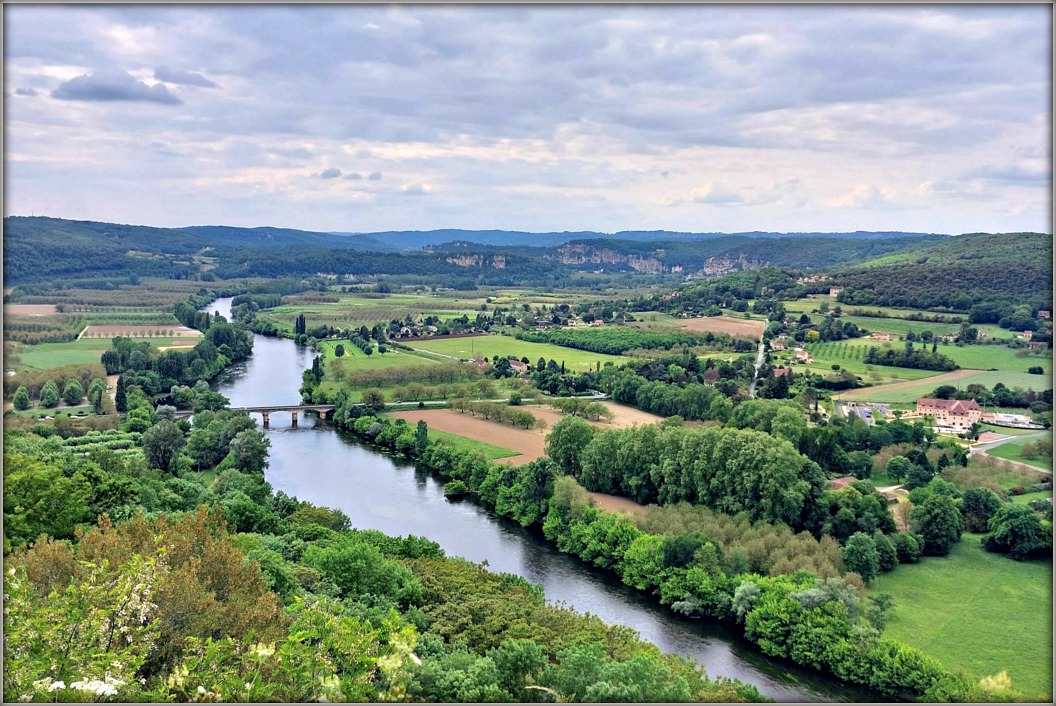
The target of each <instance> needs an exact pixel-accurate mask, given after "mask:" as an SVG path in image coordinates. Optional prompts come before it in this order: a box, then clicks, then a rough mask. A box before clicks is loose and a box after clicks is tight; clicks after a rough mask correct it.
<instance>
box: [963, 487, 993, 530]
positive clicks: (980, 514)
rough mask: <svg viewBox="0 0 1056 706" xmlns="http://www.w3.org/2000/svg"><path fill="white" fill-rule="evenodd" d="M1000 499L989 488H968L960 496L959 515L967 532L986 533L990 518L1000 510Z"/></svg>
mask: <svg viewBox="0 0 1056 706" xmlns="http://www.w3.org/2000/svg"><path fill="white" fill-rule="evenodd" d="M1002 505H1003V503H1002V502H1001V498H999V497H997V494H996V493H994V491H992V490H990V489H989V488H969V489H968V490H966V491H964V494H963V495H961V514H962V515H963V516H964V529H965V530H967V531H968V532H980V533H982V532H987V531H988V530H989V526H990V518H991V517H993V515H994V513H995V512H997V511H998V510H999V509H1001V506H1002Z"/></svg>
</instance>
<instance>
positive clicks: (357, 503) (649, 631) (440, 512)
mask: <svg viewBox="0 0 1056 706" xmlns="http://www.w3.org/2000/svg"><path fill="white" fill-rule="evenodd" d="M207 310H208V311H209V312H213V311H220V313H221V314H223V315H225V316H229V313H230V299H226V300H223V299H222V300H217V301H216V302H214V303H213V304H211V305H210V306H209V307H207ZM311 361H312V353H311V351H310V350H308V349H307V348H305V347H303V346H297V345H296V344H295V343H293V342H292V341H289V340H285V339H273V338H266V337H263V336H256V337H255V340H254V344H253V355H252V356H251V357H250V359H249V360H247V361H244V362H242V363H240V364H238V365H237V366H232V368H230V369H228V370H227V371H225V373H224V374H223V375H222V376H221V377H220V378H219V379H218V380H217V384H216V387H217V389H218V391H219V392H221V393H223V394H224V395H226V396H227V397H228V398H229V399H230V400H231V405H232V406H233V407H239V406H257V405H268V404H275V405H279V404H296V403H297V402H298V401H299V397H300V396H299V394H298V392H297V390H298V388H299V387H300V378H301V371H303V370H305V369H306V368H309V367H311ZM258 419H259V417H258ZM268 438H269V439H270V440H271V454H270V458H269V463H270V465H269V467H268V469H267V472H266V475H267V479H268V481H269V482H270V483H271V485H272V487H273V488H274V489H275V490H281V491H283V492H285V493H287V494H289V495H293V496H296V497H297V498H299V499H301V500H307V501H308V502H311V503H313V504H317V505H324V506H328V507H333V508H338V509H340V510H342V511H343V512H345V513H346V514H347V515H348V516H349V517H350V518H351V519H352V524H353V526H355V527H357V528H361V529H377V530H381V531H382V532H385V533H387V534H393V535H406V534H414V535H421V536H424V537H427V538H429V539H431V540H433V541H435V542H437V543H438V544H440V546H441V547H443V549H444V551H445V552H446V553H447V554H448V555H449V556H462V557H465V558H467V559H469V560H470V561H474V562H478V563H480V562H487V566H488V568H489V569H490V570H492V571H504V572H509V573H513V574H517V575H520V576H523V577H524V578H526V579H528V580H529V581H532V582H533V583H538V584H541V585H542V586H543V589H544V591H545V592H546V597H547V599H548V600H549V601H550V602H552V603H558V604H564V605H567V606H568V607H570V608H574V609H575V610H577V611H579V612H583V613H593V614H595V615H597V616H598V617H600V618H601V619H602V620H604V621H605V622H607V623H613V624H621V625H627V626H629V627H632V628H634V629H635V630H637V631H638V632H639V633H640V635H641V636H642V638H643V639H645V640H648V641H650V642H652V643H654V644H656V645H657V646H658V647H660V648H661V649H662V650H664V651H665V652H675V653H679V654H683V655H687V656H689V657H691V658H693V659H695V660H697V661H699V662H701V663H702V664H704V665H705V667H706V668H707V671H708V674H709V675H712V676H715V675H723V676H727V677H735V678H738V679H741V680H742V681H745V682H750V683H752V684H755V685H756V686H757V687H759V689H760V691H761V692H762V693H763V694H764V695H766V696H768V697H770V698H772V699H775V700H777V701H789V702H800V701H876V700H877V699H878V698H879V697H878V695H877V694H875V693H874V692H871V691H867V690H859V689H855V688H852V687H848V686H847V685H844V684H841V683H840V682H838V681H836V680H835V679H830V678H826V677H825V676H824V675H821V674H818V673H816V672H812V671H808V670H800V669H798V668H796V667H794V666H793V665H789V664H787V663H783V662H775V661H773V660H770V659H768V658H767V657H765V656H764V655H762V654H761V653H760V652H759V651H758V650H757V649H756V648H755V647H754V646H753V645H751V644H750V643H748V642H747V641H745V640H744V639H743V638H740V637H738V636H737V635H736V634H734V633H732V632H731V631H729V630H728V629H727V628H725V627H724V626H722V625H719V624H714V623H705V622H701V621H696V620H690V619H688V618H683V617H681V616H678V615H675V614H674V613H672V612H670V611H669V610H667V609H666V608H663V607H661V606H660V605H659V604H657V603H656V602H655V601H653V600H651V599H649V598H648V597H646V596H644V595H642V594H640V593H638V592H636V591H634V590H633V589H631V588H629V587H627V586H624V585H623V584H622V583H620V582H619V580H618V579H616V577H615V576H613V575H611V574H609V573H606V572H602V571H599V570H594V569H592V568H591V567H588V566H586V565H585V564H583V563H582V562H580V561H579V560H578V559H575V558H573V557H570V556H568V555H565V554H561V553H560V552H558V551H557V550H556V549H554V548H552V547H551V546H550V545H549V544H548V543H547V542H546V541H545V540H544V539H543V538H542V537H541V536H539V535H538V534H536V533H535V532H533V531H529V530H525V529H523V528H521V527H520V526H518V525H516V524H515V523H512V522H509V521H507V520H505V519H504V518H501V517H499V516H497V515H495V514H494V513H493V512H491V511H490V510H488V509H486V508H483V507H481V506H479V505H476V504H475V503H473V502H471V501H466V500H462V501H453V500H449V499H447V498H445V497H444V494H443V487H442V486H441V484H440V483H438V482H437V481H436V480H435V479H434V478H433V477H432V476H431V475H430V474H429V473H428V472H426V471H423V470H420V469H417V468H415V467H414V465H413V464H410V463H408V462H406V461H403V460H400V459H396V458H392V457H390V456H388V455H386V454H383V453H381V452H379V451H377V450H375V449H372V448H369V447H366V446H363V445H362V444H360V443H359V442H358V441H357V440H356V439H355V438H354V437H352V436H349V435H346V434H344V433H341V432H337V431H334V430H333V429H331V428H330V427H329V426H328V425H326V424H325V423H320V422H317V421H316V420H315V419H314V418H312V417H304V416H302V418H301V421H300V426H299V427H297V428H294V427H292V426H291V424H290V419H289V416H288V415H285V414H281V413H273V414H272V415H271V419H270V430H269V432H268Z"/></svg>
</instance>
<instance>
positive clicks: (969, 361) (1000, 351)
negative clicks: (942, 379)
mask: <svg viewBox="0 0 1056 706" xmlns="http://www.w3.org/2000/svg"><path fill="white" fill-rule="evenodd" d="M929 350H930V349H929ZM937 350H938V352H939V353H941V354H942V355H944V356H946V357H948V358H950V359H952V360H953V362H955V363H957V365H959V366H961V367H962V368H971V369H972V370H1007V371H1009V372H1015V373H1027V368H1029V367H1032V366H1035V365H1040V366H1041V367H1042V368H1044V369H1045V374H1044V375H1035V376H1034V378H1035V380H1036V382H1035V384H1034V388H1035V389H1039V388H1038V385H1042V384H1046V383H1048V386H1049V387H1051V386H1052V384H1051V382H1052V356H1051V355H1050V354H1049V352H1048V351H1043V352H1041V353H1034V352H1029V353H1028V351H1026V350H1016V349H1013V348H1009V347H1008V346H981V345H974V346H955V345H943V344H941V343H940V344H939V347H938V349H937ZM1005 384H1006V385H1007V384H1008V383H1005ZM1045 389H1048V388H1045Z"/></svg>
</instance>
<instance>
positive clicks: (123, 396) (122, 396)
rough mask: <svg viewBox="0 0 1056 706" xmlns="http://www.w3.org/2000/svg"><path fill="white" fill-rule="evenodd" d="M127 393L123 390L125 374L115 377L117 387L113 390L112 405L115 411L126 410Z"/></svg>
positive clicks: (122, 411)
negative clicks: (115, 408)
mask: <svg viewBox="0 0 1056 706" xmlns="http://www.w3.org/2000/svg"><path fill="white" fill-rule="evenodd" d="M127 395H128V393H127V391H126V390H125V376H124V375H119V376H118V377H117V389H116V390H115V391H114V406H115V407H117V411H118V412H121V413H124V412H127V411H128V396H127Z"/></svg>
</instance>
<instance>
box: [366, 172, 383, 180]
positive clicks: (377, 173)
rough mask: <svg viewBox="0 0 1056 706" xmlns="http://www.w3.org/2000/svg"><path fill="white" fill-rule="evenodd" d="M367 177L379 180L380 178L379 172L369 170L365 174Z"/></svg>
mask: <svg viewBox="0 0 1056 706" xmlns="http://www.w3.org/2000/svg"><path fill="white" fill-rule="evenodd" d="M367 179H369V180H370V181H379V180H381V172H371V173H370V174H368V175H367Z"/></svg>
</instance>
